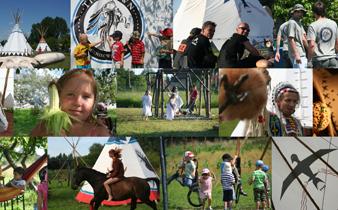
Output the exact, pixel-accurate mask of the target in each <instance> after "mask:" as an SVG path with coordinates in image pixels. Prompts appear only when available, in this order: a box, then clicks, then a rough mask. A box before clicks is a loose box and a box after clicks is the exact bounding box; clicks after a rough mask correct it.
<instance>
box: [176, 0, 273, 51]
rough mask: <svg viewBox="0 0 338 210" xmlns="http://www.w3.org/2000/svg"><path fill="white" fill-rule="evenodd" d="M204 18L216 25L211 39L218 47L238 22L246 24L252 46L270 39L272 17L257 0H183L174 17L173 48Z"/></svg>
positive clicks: (200, 23)
mask: <svg viewBox="0 0 338 210" xmlns="http://www.w3.org/2000/svg"><path fill="white" fill-rule="evenodd" d="M205 21H213V22H215V23H216V24H217V27H216V31H215V34H214V37H213V39H212V41H213V43H214V44H215V45H216V47H217V48H218V49H219V50H220V49H221V47H222V45H223V43H224V42H225V41H226V40H227V39H228V38H230V37H231V36H232V34H233V33H234V32H235V29H236V27H237V25H238V24H239V23H240V22H247V23H248V24H249V26H250V29H251V31H250V34H249V39H250V41H251V42H252V43H254V45H256V44H257V43H262V45H263V40H264V39H270V40H272V38H273V19H272V18H271V16H270V15H269V14H268V13H267V12H266V10H265V9H264V8H263V7H262V5H261V4H260V3H259V1H258V0H184V1H181V4H180V6H179V8H178V10H177V13H176V14H175V16H174V23H173V25H174V48H175V49H177V48H178V46H179V44H180V43H181V41H182V40H183V39H186V38H187V37H188V36H189V33H190V30H191V29H192V28H194V27H199V28H201V27H202V24H203V23H204V22H205Z"/></svg>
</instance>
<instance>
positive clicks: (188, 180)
mask: <svg viewBox="0 0 338 210" xmlns="http://www.w3.org/2000/svg"><path fill="white" fill-rule="evenodd" d="M183 185H185V186H188V187H191V185H192V179H189V178H187V177H184V178H183Z"/></svg>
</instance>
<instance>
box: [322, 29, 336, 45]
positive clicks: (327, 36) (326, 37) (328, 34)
mask: <svg viewBox="0 0 338 210" xmlns="http://www.w3.org/2000/svg"><path fill="white" fill-rule="evenodd" d="M332 35H333V33H332V30H331V28H328V27H324V28H322V30H320V40H322V41H323V42H329V41H330V40H331V39H332Z"/></svg>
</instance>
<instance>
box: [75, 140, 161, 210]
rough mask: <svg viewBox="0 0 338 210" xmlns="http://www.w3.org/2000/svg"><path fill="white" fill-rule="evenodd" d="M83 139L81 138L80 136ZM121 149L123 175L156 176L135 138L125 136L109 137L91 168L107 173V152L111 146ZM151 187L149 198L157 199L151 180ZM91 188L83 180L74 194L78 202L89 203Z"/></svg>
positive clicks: (109, 159) (122, 202) (125, 202)
mask: <svg viewBox="0 0 338 210" xmlns="http://www.w3.org/2000/svg"><path fill="white" fill-rule="evenodd" d="M81 139H83V138H81ZM116 147H118V148H120V149H122V162H123V165H124V167H125V174H124V175H125V176H126V177H131V176H135V177H140V178H158V176H157V175H156V173H155V170H154V168H153V167H152V165H151V164H150V162H149V160H148V158H147V157H146V155H145V154H144V152H143V150H142V148H141V147H140V145H139V143H138V142H137V140H136V139H135V138H131V137H126V138H115V137H112V138H109V139H108V141H107V143H106V144H105V146H104V148H103V150H102V152H101V154H100V156H99V157H98V159H97V161H96V163H95V165H94V166H93V169H95V170H97V171H100V172H102V173H107V168H109V167H111V165H112V160H111V158H109V155H108V152H109V150H111V149H113V148H116ZM148 183H149V185H150V188H151V194H150V199H151V200H157V199H159V194H158V187H159V186H156V183H155V182H153V181H150V182H148ZM93 195H94V193H93V189H92V187H91V186H90V184H88V183H87V182H85V184H84V185H83V186H82V188H81V190H80V192H79V193H78V194H77V196H76V200H78V201H79V202H84V203H90V201H91V199H92V198H93ZM127 203H130V199H129V200H125V201H110V202H107V201H103V204H104V205H110V206H115V205H124V204H127Z"/></svg>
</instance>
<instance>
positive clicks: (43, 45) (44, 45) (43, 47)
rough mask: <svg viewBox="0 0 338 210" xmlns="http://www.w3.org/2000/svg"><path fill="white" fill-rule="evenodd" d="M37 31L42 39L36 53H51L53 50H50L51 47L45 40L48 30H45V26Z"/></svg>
mask: <svg viewBox="0 0 338 210" xmlns="http://www.w3.org/2000/svg"><path fill="white" fill-rule="evenodd" d="M36 30H37V31H38V32H39V34H40V37H41V38H40V41H39V44H38V46H37V47H36V49H35V51H36V52H37V53H45V52H50V51H51V49H50V48H49V46H48V44H47V42H46V40H45V35H46V32H47V28H44V27H43V26H41V27H39V28H37V29H36Z"/></svg>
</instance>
